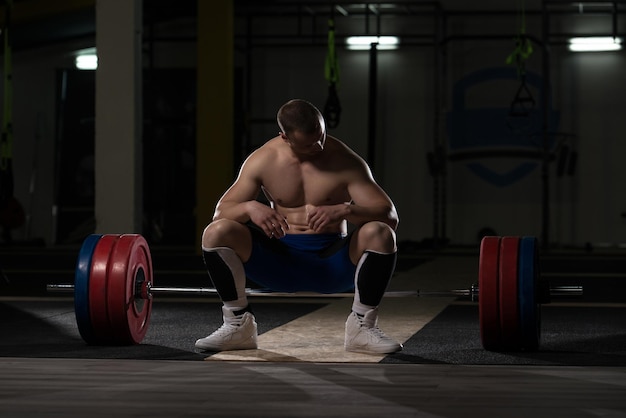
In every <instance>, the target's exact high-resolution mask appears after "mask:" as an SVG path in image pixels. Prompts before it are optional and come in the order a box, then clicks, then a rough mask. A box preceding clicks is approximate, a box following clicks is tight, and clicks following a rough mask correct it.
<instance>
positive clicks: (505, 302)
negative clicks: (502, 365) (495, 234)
mask: <svg viewBox="0 0 626 418" xmlns="http://www.w3.org/2000/svg"><path fill="white" fill-rule="evenodd" d="M519 241H520V238H519V237H503V238H502V239H501V240H500V272H499V281H500V283H499V292H500V331H501V332H502V334H501V335H502V340H501V342H502V346H503V348H505V349H507V350H516V349H519V348H520V344H521V329H520V321H519V304H518V301H519V298H518V293H519V288H518V278H517V275H518V272H519V269H518V265H517V264H518V258H519V256H518V254H519Z"/></svg>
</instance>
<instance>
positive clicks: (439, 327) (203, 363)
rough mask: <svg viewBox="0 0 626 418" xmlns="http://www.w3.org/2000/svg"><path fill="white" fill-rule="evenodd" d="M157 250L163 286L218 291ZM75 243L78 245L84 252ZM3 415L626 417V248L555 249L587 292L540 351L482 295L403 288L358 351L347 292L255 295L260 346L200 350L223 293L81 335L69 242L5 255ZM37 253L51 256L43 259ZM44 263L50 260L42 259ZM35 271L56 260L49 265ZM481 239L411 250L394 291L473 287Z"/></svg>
mask: <svg viewBox="0 0 626 418" xmlns="http://www.w3.org/2000/svg"><path fill="white" fill-rule="evenodd" d="M175 253H176V252H175V251H169V250H167V249H163V250H157V251H154V250H153V262H154V266H155V283H156V285H157V286H174V285H176V286H191V287H194V286H205V287H206V286H208V280H207V278H206V273H205V272H204V271H203V268H202V265H201V260H199V257H198V256H196V255H181V254H175ZM74 254H76V252H74ZM0 255H1V256H2V258H1V259H2V263H3V265H2V268H3V273H4V275H5V280H8V282H9V283H8V284H4V285H2V286H0V318H1V322H0V371H1V372H0V373H1V376H2V378H1V379H0V416H2V417H3V418H9V417H54V416H59V417H61V416H62V417H79V416H80V417H85V416H90V417H99V416H112V415H116V416H119V417H131V416H132V417H139V416H151V417H186V416H224V417H261V416H267V417H270V416H271V417H300V416H321V415H324V416H329V417H334V416H337V417H339V416H341V417H346V416H359V417H363V416H376V417H381V416H394V417H463V418H467V417H484V416H490V417H529V416H532V417H533V418H539V417H550V418H554V417H568V418H573V417H626V296H625V295H626V293H625V291H626V254H625V253H620V252H619V251H614V252H611V251H604V252H602V253H599V252H597V251H595V252H593V253H587V252H583V251H582V250H581V251H580V252H579V251H570V252H559V253H556V254H555V253H552V252H551V253H550V254H548V255H546V256H542V258H541V266H542V275H543V276H544V277H546V278H548V279H549V280H550V282H551V284H553V285H581V286H583V288H584V291H583V292H584V293H583V296H575V297H574V296H572V297H567V298H560V299H556V298H555V299H553V300H552V302H551V303H550V304H546V305H542V307H541V347H540V349H539V350H538V351H536V352H515V353H496V352H489V351H486V350H484V349H483V348H482V346H481V342H480V331H479V323H478V305H477V303H475V302H472V301H470V300H468V299H467V298H463V297H455V296H450V295H445V296H436V297H425V296H422V297H416V296H414V295H413V296H398V295H397V294H395V293H390V295H389V296H388V297H386V298H385V299H384V300H383V303H382V304H381V307H380V321H379V325H380V327H381V328H382V329H383V330H384V331H385V332H386V333H387V334H389V335H390V336H392V337H394V338H396V339H398V340H401V341H403V342H404V349H403V351H401V352H400V353H396V354H393V355H388V356H382V355H381V356H376V355H365V354H356V353H347V352H345V351H344V350H343V324H344V321H345V319H346V317H347V315H348V312H349V309H350V305H351V299H350V298H346V297H322V296H321V295H313V296H312V295H306V296H300V297H267V296H254V297H251V302H252V306H253V309H254V311H255V314H256V318H257V322H258V325H259V334H260V335H259V349H258V350H244V351H235V352H224V353H218V354H213V355H209V354H202V353H198V352H196V351H195V350H194V347H193V343H194V341H195V340H196V339H197V338H199V337H203V336H205V335H207V334H208V333H210V332H212V331H213V330H214V329H216V328H217V327H219V326H220V325H221V322H222V319H221V311H220V303H219V300H218V299H217V298H216V297H215V296H201V297H199V296H184V297H183V296H175V295H174V296H171V295H158V296H155V299H154V302H153V306H152V315H151V318H150V328H149V330H148V333H147V335H146V337H145V339H144V340H143V342H142V343H141V344H139V345H134V346H123V347H112V346H88V345H86V344H85V343H84V342H83V341H82V339H81V338H80V335H79V333H78V329H77V327H76V322H75V317H74V306H73V299H72V295H71V294H63V293H54V294H52V293H50V292H46V290H45V285H46V284H48V283H57V284H58V283H68V282H69V283H71V280H72V278H73V276H72V269H73V266H74V264H75V260H74V259H73V258H72V257H73V256H72V255H71V252H68V253H67V254H66V253H65V252H58V253H53V254H50V253H47V254H46V255H42V254H35V253H33V252H32V251H30V250H24V251H20V250H11V251H7V252H5V253H2V254H0ZM33 259H37V260H38V261H37V263H33V262H32V260H33ZM33 264H36V265H35V266H33ZM37 266H47V268H46V269H45V270H44V271H41V270H38V269H37ZM477 270H478V254H477V249H476V250H474V249H465V250H455V251H445V252H442V253H437V254H435V255H433V254H429V253H420V252H419V251H406V252H404V253H403V252H402V251H401V253H400V258H399V262H398V271H397V273H396V275H395V276H394V278H393V280H392V284H391V286H390V289H389V290H390V291H391V292H394V291H413V290H417V289H420V290H422V291H429V290H432V291H438V290H445V289H468V288H469V287H470V286H471V284H472V283H476V282H477Z"/></svg>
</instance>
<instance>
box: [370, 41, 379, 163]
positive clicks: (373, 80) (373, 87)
mask: <svg viewBox="0 0 626 418" xmlns="http://www.w3.org/2000/svg"><path fill="white" fill-rule="evenodd" d="M377 45H378V43H372V44H371V45H370V74H369V76H370V77H369V111H368V135H367V160H368V162H369V164H370V168H371V169H372V171H374V172H375V171H376V113H377V112H376V101H377V100H378V98H377V95H378V83H377V81H378V75H377V67H378V65H377V62H376V61H377V60H376V58H377Z"/></svg>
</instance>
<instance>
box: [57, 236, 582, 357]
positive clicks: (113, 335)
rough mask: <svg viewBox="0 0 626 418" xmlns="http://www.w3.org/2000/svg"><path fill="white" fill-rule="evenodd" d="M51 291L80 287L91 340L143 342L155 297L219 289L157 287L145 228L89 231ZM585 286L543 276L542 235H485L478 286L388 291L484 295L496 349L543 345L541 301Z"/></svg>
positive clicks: (83, 328) (85, 332)
mask: <svg viewBox="0 0 626 418" xmlns="http://www.w3.org/2000/svg"><path fill="white" fill-rule="evenodd" d="M47 290H48V291H50V292H73V293H74V311H75V316H76V323H77V326H78V330H79V333H80V335H81V337H82V338H83V340H84V341H85V342H86V343H87V344H90V345H130V344H139V343H140V342H141V341H142V340H143V338H144V337H145V335H146V332H147V331H148V326H149V323H150V315H151V313H152V300H153V296H154V295H156V294H159V293H179V294H204V295H206V294H210V295H216V294H217V292H216V290H215V289H214V288H204V287H187V288H186V287H156V286H154V277H153V267H152V256H151V254H150V249H149V247H148V243H147V242H146V240H145V239H144V237H143V236H141V235H139V234H121V235H115V234H106V235H98V234H92V235H89V236H88V237H87V238H86V239H85V240H84V241H83V243H82V245H81V248H80V251H79V253H78V259H77V262H76V270H75V276H74V284H73V285H72V284H48V285H47ZM246 293H247V294H248V295H250V296H274V297H275V296H282V297H285V296H290V297H293V296H297V297H309V296H317V297H351V296H353V295H354V294H353V293H335V294H320V293H314V292H297V293H283V292H272V291H267V290H263V289H250V288H247V289H246ZM581 294H582V287H581V286H560V287H550V286H549V285H548V284H547V281H545V280H541V279H540V275H539V266H538V248H537V239H536V238H535V237H494V236H490V237H484V238H483V239H482V241H481V245H480V255H479V268H478V285H472V286H471V287H470V288H469V289H457V290H445V291H420V290H408V291H395V292H386V293H385V296H387V297H407V296H419V297H421V296H453V297H470V298H471V299H472V300H473V301H475V300H478V305H479V323H480V337H481V342H482V345H483V347H484V348H485V349H487V350H491V351H519V350H536V349H537V348H538V346H539V339H540V328H541V327H540V326H541V317H540V311H539V306H540V304H541V303H546V302H549V301H550V297H551V296H563V295H567V296H578V295H581Z"/></svg>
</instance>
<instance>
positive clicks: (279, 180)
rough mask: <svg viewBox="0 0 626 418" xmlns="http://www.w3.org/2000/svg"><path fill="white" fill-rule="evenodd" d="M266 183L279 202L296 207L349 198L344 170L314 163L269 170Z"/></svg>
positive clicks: (344, 200)
mask: <svg viewBox="0 0 626 418" xmlns="http://www.w3.org/2000/svg"><path fill="white" fill-rule="evenodd" d="M263 186H264V188H265V189H266V190H267V191H268V192H269V194H270V197H271V199H272V200H274V202H276V203H277V204H279V205H281V206H284V207H297V206H302V205H305V204H312V205H324V204H326V205H328V204H336V203H343V202H346V201H349V200H350V198H349V194H348V184H347V180H346V177H345V173H342V172H340V171H339V172H338V171H331V170H323V169H319V168H317V167H312V166H306V165H305V166H300V165H298V166H287V167H275V168H274V169H270V170H268V171H267V173H266V176H265V178H264V179H263Z"/></svg>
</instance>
